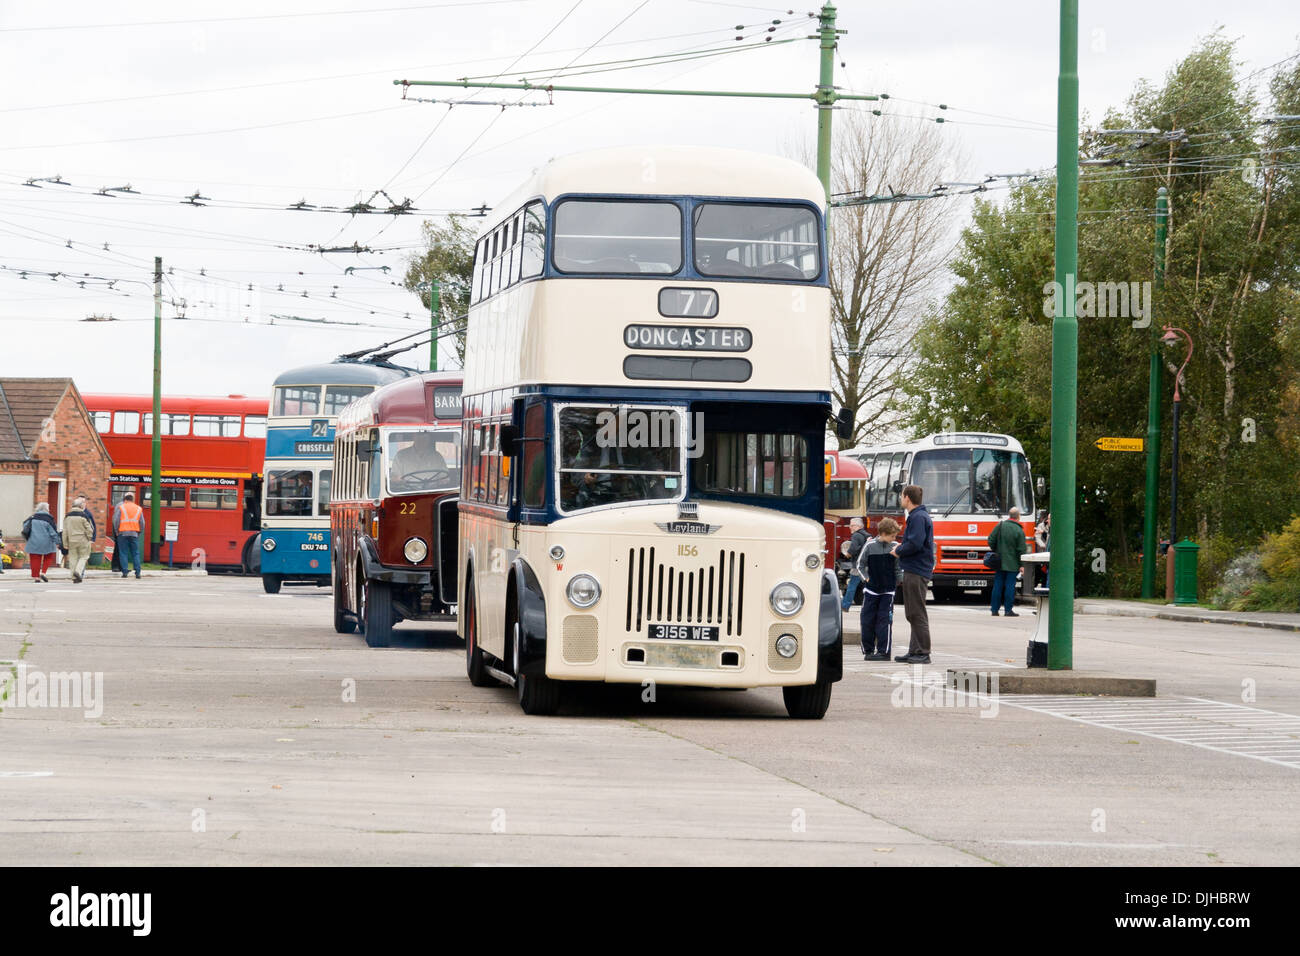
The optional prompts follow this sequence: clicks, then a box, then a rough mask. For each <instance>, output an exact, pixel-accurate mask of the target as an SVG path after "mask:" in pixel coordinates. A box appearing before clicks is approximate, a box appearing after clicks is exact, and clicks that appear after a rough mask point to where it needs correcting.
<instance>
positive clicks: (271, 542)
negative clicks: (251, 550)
mask: <svg viewBox="0 0 1300 956" xmlns="http://www.w3.org/2000/svg"><path fill="white" fill-rule="evenodd" d="M262 550H263V551H274V550H275V539H274V538H263V539H262Z"/></svg>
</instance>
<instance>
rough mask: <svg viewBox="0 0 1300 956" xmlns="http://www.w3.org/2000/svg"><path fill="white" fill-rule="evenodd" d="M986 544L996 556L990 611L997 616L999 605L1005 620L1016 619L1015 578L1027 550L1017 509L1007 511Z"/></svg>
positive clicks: (1017, 615) (1027, 546) (1023, 530)
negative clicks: (1004, 518)
mask: <svg viewBox="0 0 1300 956" xmlns="http://www.w3.org/2000/svg"><path fill="white" fill-rule="evenodd" d="M988 542H989V550H990V551H994V552H996V553H997V556H998V570H997V571H996V572H995V573H994V575H993V589H992V593H991V595H990V598H989V610H991V611H992V612H993V616H994V617H997V616H998V605H999V604H1000V605H1002V607H1003V613H1004V614H1005V615H1006V616H1007V617H1019V616H1020V615H1019V614H1017V613H1016V575H1017V574H1019V573H1020V556H1021V555H1022V554H1024V553H1025V552H1026V551H1028V550H1029V545H1028V542H1026V541H1025V529H1024V528H1022V527H1021V526H1020V509H1019V508H1012V509H1011V510H1010V511H1009V512H1007V518H1006V520H1005V521H999V522H998V523H997V525H996V526H994V528H993V530H992V531H990V532H989V537H988Z"/></svg>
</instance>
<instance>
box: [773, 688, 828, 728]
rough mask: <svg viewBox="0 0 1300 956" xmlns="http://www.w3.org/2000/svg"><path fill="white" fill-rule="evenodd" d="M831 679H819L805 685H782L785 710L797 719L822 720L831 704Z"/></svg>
mask: <svg viewBox="0 0 1300 956" xmlns="http://www.w3.org/2000/svg"><path fill="white" fill-rule="evenodd" d="M832 686H833V685H832V684H831V682H830V681H818V682H817V683H815V684H806V685H804V686H803V687H782V688H781V695H782V696H783V697H784V698H785V711H786V713H787V714H789V715H790V716H791V717H793V718H795V719H796V720H821V719H822V718H823V717H825V716H826V708H828V707H830V705H831V687H832Z"/></svg>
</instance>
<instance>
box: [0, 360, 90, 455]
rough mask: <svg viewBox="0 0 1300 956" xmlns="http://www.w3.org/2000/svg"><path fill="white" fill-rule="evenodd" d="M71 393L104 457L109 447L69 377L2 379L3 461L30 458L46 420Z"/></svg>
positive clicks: (0, 437) (0, 425)
mask: <svg viewBox="0 0 1300 956" xmlns="http://www.w3.org/2000/svg"><path fill="white" fill-rule="evenodd" d="M66 395H71V396H72V398H73V401H74V403H75V404H76V406H77V409H78V411H79V412H80V414H81V417H82V418H83V419H84V420H85V421H86V425H87V427H88V428H89V429H90V433H91V434H92V435H94V438H95V443H96V444H97V445H98V446H99V450H100V452H101V453H102V454H103V456H104V458H105V459H108V458H109V455H108V450H107V449H106V448H105V447H104V443H103V441H101V440H100V438H99V435H98V433H97V432H95V430H94V427H93V426H92V425H91V423H90V415H89V413H88V412H87V411H86V406H85V402H83V401H82V400H81V394H80V393H79V392H78V391H77V386H76V385H74V384H73V381H72V379H70V378H0V461H31V460H32V453H33V452H34V451H35V450H36V446H37V444H38V443H39V442H40V440H41V432H42V431H43V430H44V428H45V422H46V421H47V420H49V419H51V418H53V417H54V414H55V412H57V411H58V408H59V404H60V403H61V402H62V401H63V398H64V396H66Z"/></svg>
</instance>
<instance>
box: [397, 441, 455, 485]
mask: <svg viewBox="0 0 1300 956" xmlns="http://www.w3.org/2000/svg"><path fill="white" fill-rule="evenodd" d="M384 456H385V458H386V459H387V461H388V490H389V491H391V492H392V493H393V494H398V495H402V494H413V493H416V492H424V491H449V490H451V489H453V488H458V487H459V486H460V432H459V431H457V430H454V429H450V428H439V429H433V430H430V429H401V430H393V431H387V432H385V433H384Z"/></svg>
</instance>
